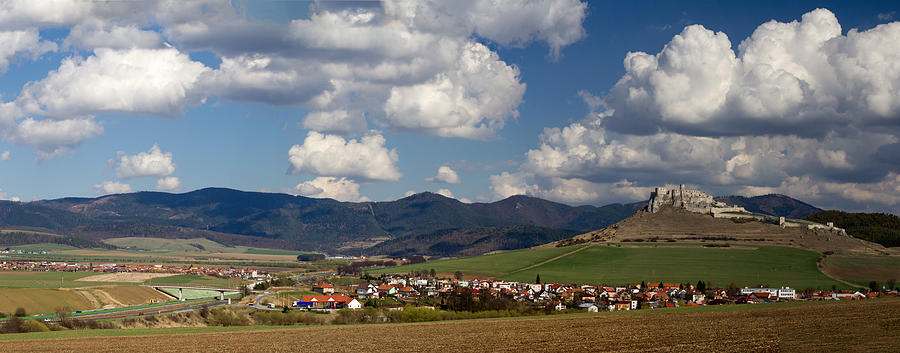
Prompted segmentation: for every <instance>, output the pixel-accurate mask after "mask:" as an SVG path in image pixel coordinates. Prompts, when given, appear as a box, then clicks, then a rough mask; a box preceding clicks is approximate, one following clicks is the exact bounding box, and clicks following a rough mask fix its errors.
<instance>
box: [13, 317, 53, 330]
mask: <svg viewBox="0 0 900 353" xmlns="http://www.w3.org/2000/svg"><path fill="white" fill-rule="evenodd" d="M19 329H20V330H21V332H47V331H50V328H48V327H47V325H44V323H43V322H40V321H36V320H25V321H24V322H22V325H20V326H19Z"/></svg>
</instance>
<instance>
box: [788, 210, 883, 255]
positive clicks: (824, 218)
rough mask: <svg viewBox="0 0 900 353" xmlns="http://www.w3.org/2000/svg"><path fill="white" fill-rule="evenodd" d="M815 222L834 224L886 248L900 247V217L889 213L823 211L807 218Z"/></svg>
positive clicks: (855, 235) (853, 234)
mask: <svg viewBox="0 0 900 353" xmlns="http://www.w3.org/2000/svg"><path fill="white" fill-rule="evenodd" d="M804 219H806V220H810V221H813V222H819V223H823V224H824V223H826V222H834V225H835V226H836V227H840V228H844V229H846V230H847V234H850V235H852V236H854V237H857V238H860V239H864V240H868V241H871V242H873V243H878V244H881V245H883V246H886V247H892V246H900V217H897V216H895V215H892V214H887V213H850V212H843V211H835V210H831V211H822V212H819V213H816V214H813V215H810V216H808V217H806V218H804Z"/></svg>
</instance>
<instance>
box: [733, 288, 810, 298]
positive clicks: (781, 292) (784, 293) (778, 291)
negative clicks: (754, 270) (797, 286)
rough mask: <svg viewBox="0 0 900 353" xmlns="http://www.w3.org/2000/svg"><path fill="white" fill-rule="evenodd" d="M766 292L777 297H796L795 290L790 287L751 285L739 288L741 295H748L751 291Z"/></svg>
mask: <svg viewBox="0 0 900 353" xmlns="http://www.w3.org/2000/svg"><path fill="white" fill-rule="evenodd" d="M762 292H766V293H769V295H772V294H774V295H775V296H776V297H778V299H797V291H796V290H794V288H791V287H781V288H762V287H760V288H753V287H744V288H741V295H750V294H753V293H762Z"/></svg>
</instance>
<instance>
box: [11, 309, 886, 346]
mask: <svg viewBox="0 0 900 353" xmlns="http://www.w3.org/2000/svg"><path fill="white" fill-rule="evenodd" d="M762 305H763V304H760V306H762ZM897 332H900V300H888V299H883V300H863V301H858V302H839V303H814V304H805V305H793V306H784V305H773V306H772V307H768V308H762V307H760V308H753V309H752V310H743V311H731V312H698V313H662V314H644V313H637V314H636V315H609V314H598V315H573V316H555V317H544V318H525V319H514V320H477V321H455V322H437V323H420V324H382V325H353V326H323V327H304V328H292V329H281V330H265V331H240V332H227V333H198V334H174V335H156V336H133V337H92V338H64V339H46V340H20V341H7V342H4V343H3V347H4V349H6V350H10V351H16V352H64V351H91V352H121V351H147V352H149V351H153V352H175V351H177V352H304V351H309V352H321V351H329V352H365V351H379V352H383V351H391V352H428V351H434V352H445V351H453V352H458V351H477V352H522V351H547V352H586V351H616V352H676V351H677V352H683V351H716V352H748V351H754V352H770V351H787V352H812V351H841V352H847V351H860V352H861V351H878V352H882V351H896V350H898V349H900V338H898V337H897Z"/></svg>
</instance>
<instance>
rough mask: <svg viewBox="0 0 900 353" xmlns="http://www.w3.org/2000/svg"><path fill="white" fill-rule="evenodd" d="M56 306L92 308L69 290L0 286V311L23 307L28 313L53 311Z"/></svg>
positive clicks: (11, 310)
mask: <svg viewBox="0 0 900 353" xmlns="http://www.w3.org/2000/svg"><path fill="white" fill-rule="evenodd" d="M58 307H69V308H71V309H72V310H87V309H93V306H91V303H90V302H89V301H88V300H87V299H85V298H84V297H83V296H81V295H80V294H78V293H75V292H74V291H71V290H63V289H49V288H0V312H4V313H12V312H14V311H15V310H16V308H25V310H26V311H27V313H28V315H32V314H39V313H43V314H49V313H53V312H54V310H55V309H56V308H58Z"/></svg>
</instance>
